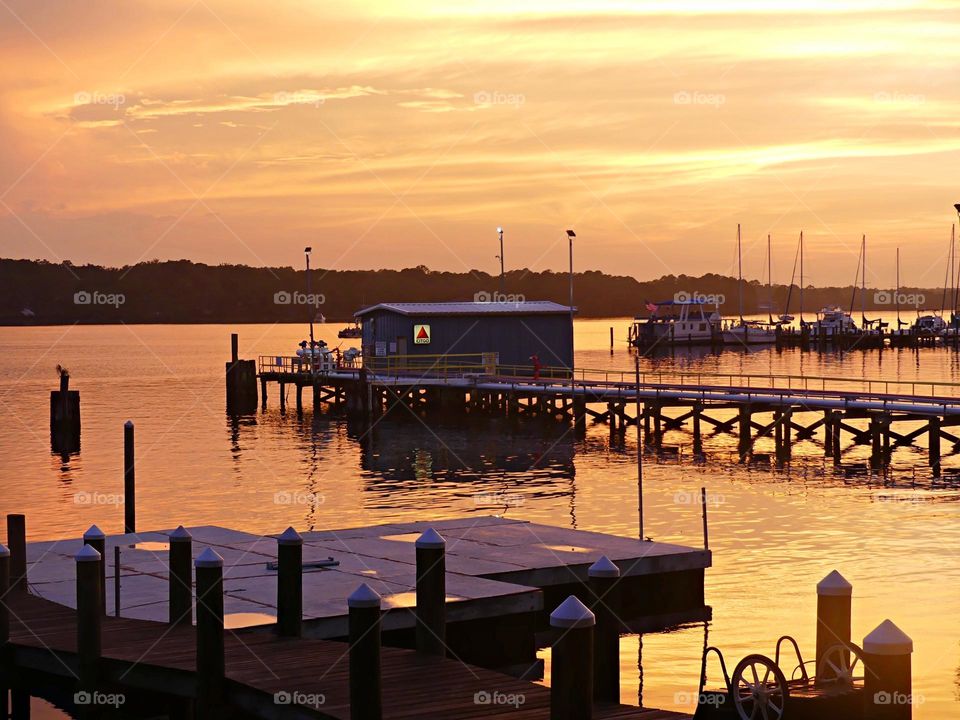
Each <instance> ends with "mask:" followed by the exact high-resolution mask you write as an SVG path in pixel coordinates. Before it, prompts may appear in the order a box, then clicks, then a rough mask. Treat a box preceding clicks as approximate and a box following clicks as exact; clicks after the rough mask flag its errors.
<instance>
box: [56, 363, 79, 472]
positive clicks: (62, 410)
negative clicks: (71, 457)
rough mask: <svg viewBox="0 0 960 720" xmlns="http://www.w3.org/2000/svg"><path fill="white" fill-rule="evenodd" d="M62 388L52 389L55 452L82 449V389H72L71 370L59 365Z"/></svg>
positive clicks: (71, 451)
mask: <svg viewBox="0 0 960 720" xmlns="http://www.w3.org/2000/svg"><path fill="white" fill-rule="evenodd" d="M57 372H58V374H59V375H60V389H59V390H51V391H50V447H51V449H52V450H53V452H55V453H59V454H64V455H67V454H70V453H75V452H78V451H79V450H80V391H79V390H71V389H70V371H69V370H67V369H66V368H63V367H60V366H59V365H58V366H57Z"/></svg>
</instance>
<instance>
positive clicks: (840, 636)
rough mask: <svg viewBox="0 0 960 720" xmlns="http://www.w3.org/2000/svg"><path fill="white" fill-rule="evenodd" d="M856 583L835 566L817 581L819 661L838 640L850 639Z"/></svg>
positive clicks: (818, 662)
mask: <svg viewBox="0 0 960 720" xmlns="http://www.w3.org/2000/svg"><path fill="white" fill-rule="evenodd" d="M852 601H853V585H851V584H850V583H849V582H847V579H846V578H845V577H843V575H841V574H840V573H839V572H837V571H836V570H834V571H833V572H831V573H830V574H829V575H827V576H826V577H825V578H824V579H823V580H821V581H820V582H819V583H817V648H816V655H815V659H816V663H815V664H814V667H817V668H819V667H820V660H821V659H822V658H823V656H824V653H826V651H827V650H829V649H830V647H832V646H833V645H837V644H838V643H844V644H847V645H848V644H849V643H850V632H851V631H850V628H851V606H852Z"/></svg>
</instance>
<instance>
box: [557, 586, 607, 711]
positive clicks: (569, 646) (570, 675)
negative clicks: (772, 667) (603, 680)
mask: <svg viewBox="0 0 960 720" xmlns="http://www.w3.org/2000/svg"><path fill="white" fill-rule="evenodd" d="M595 624H596V617H595V616H594V614H593V613H592V612H590V610H589V609H588V608H587V606H586V605H584V604H583V603H582V602H580V601H579V600H578V599H577V598H576V596H575V595H571V596H570V597H568V598H567V599H566V600H564V601H563V602H562V603H561V604H560V605H559V606H558V607H557V609H556V610H554V611H553V612H552V613H550V627H552V628H555V629H557V630H559V631H560V637H559V638H558V639H557V641H556V642H554V644H553V650H552V660H551V670H550V674H551V678H550V720H591V718H592V717H593V628H594V625H595Z"/></svg>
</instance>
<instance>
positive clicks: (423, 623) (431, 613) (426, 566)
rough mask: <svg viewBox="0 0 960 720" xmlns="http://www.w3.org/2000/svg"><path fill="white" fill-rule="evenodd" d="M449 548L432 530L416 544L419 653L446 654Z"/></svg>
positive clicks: (424, 534)
mask: <svg viewBox="0 0 960 720" xmlns="http://www.w3.org/2000/svg"><path fill="white" fill-rule="evenodd" d="M446 546H447V542H446V540H444V539H443V538H442V537H441V536H440V533H438V532H437V531H436V530H434V529H433V528H431V529H429V530H427V531H426V532H424V533H423V535H421V536H420V537H419V538H418V539H417V542H416V554H417V607H416V616H417V630H416V636H417V652H419V653H423V654H425V655H439V656H440V657H443V656H445V655H446V649H447V648H446V637H447V634H446V623H447V619H446V611H447V608H446V597H447V592H446V583H447V580H446V572H447V570H446Z"/></svg>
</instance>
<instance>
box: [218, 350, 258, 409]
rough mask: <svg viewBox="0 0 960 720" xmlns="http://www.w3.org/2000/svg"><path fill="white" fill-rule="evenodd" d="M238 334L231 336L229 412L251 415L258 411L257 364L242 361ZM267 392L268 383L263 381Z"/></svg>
mask: <svg viewBox="0 0 960 720" xmlns="http://www.w3.org/2000/svg"><path fill="white" fill-rule="evenodd" d="M239 346H240V340H239V336H238V335H237V333H231V335H230V362H228V363H227V364H226V383H227V412H230V413H235V414H239V413H249V412H253V411H255V410H256V409H257V363H256V360H241V359H240V352H239ZM261 387H262V388H263V389H264V390H266V383H265V382H263V381H261Z"/></svg>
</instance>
